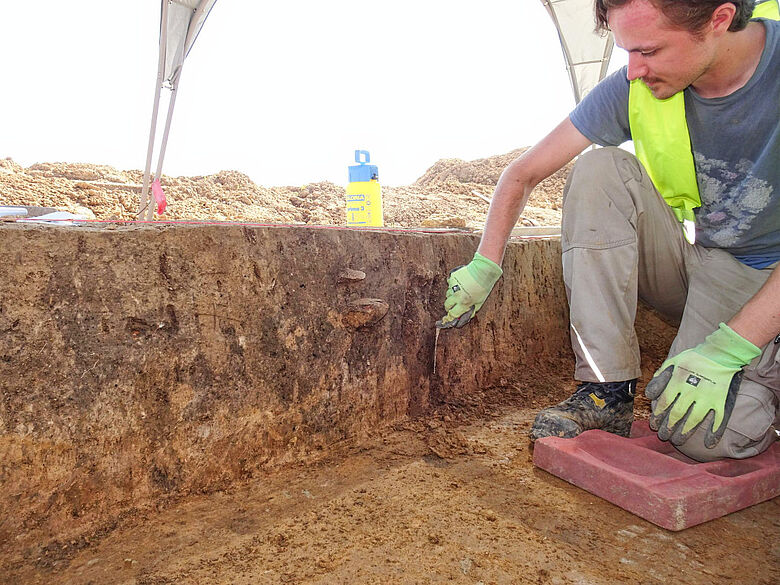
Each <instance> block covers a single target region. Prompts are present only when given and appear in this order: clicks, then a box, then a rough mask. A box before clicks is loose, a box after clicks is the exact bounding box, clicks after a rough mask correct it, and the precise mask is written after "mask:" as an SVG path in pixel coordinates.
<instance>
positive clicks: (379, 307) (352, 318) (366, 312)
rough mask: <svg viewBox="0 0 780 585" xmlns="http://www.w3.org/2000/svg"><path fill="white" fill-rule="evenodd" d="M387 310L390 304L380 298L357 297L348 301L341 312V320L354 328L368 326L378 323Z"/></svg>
mask: <svg viewBox="0 0 780 585" xmlns="http://www.w3.org/2000/svg"><path fill="white" fill-rule="evenodd" d="M389 310H390V305H388V304H387V303H386V302H385V301H383V300H382V299H368V298H363V299H357V300H354V301H350V302H349V304H348V305H347V309H346V310H345V311H344V312H342V314H341V322H342V323H343V324H344V325H345V326H347V327H352V328H354V329H357V328H359V327H368V326H371V325H374V324H376V323H378V322H379V321H380V320H381V319H382V318H383V317H384V316H385V315H387V311H389Z"/></svg>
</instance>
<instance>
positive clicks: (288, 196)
mask: <svg viewBox="0 0 780 585" xmlns="http://www.w3.org/2000/svg"><path fill="white" fill-rule="evenodd" d="M524 151H525V149H518V150H514V151H512V152H508V153H506V154H502V155H497V156H493V157H489V158H484V159H478V160H473V161H463V160H460V159H442V160H439V161H438V162H436V163H435V164H434V165H433V166H431V167H430V168H429V169H428V170H427V171H426V172H425V173H424V174H423V176H422V177H420V178H419V179H418V180H417V181H415V182H414V183H413V184H411V185H406V186H401V187H390V186H386V185H383V188H382V194H383V199H384V214H385V224H386V225H387V226H391V227H417V226H437V227H448V226H449V227H467V228H477V227H481V226H482V224H484V222H485V217H486V215H487V210H488V203H487V202H486V200H485V198H490V197H491V196H492V194H493V190H494V188H495V186H496V183H497V182H498V178H499V176H500V174H501V171H502V170H503V169H504V168H505V167H506V166H507V165H508V164H509V163H510V162H511V161H512V160H513V159H514V158H516V157H517V156H519V155H520V154H522V152H524ZM568 171H569V167H566V168H564V169H562V170H561V171H559V172H557V173H555V174H554V175H553V176H552V177H550V178H549V179H547V180H545V181H543V182H542V183H541V184H540V185H539V186H538V187H537V188H536V189H535V190H534V192H533V194H532V195H531V199H530V201H529V203H528V206H527V207H526V210H525V212H524V213H523V217H522V218H521V220H520V223H521V224H522V225H558V224H559V223H560V214H561V198H562V197H561V194H562V191H563V184H564V182H565V180H566V176H567V175H568ZM142 181H143V175H142V173H141V171H137V170H132V171H120V170H117V169H115V168H113V167H110V166H106V165H93V164H86V163H37V164H34V165H32V166H30V167H27V168H24V167H22V166H21V165H19V164H17V163H15V162H14V161H13V160H11V159H5V160H0V205H33V206H40V207H54V208H56V209H60V210H65V211H70V212H72V213H79V214H81V215H84V216H86V217H88V218H95V219H103V220H112V219H113V220H130V219H134V218H135V216H136V211H137V206H138V196H139V193H140V190H141V183H142ZM162 185H163V188H164V190H165V193H166V197H167V199H168V209H167V210H166V212H165V215H164V216H163V218H164V219H171V220H203V221H206V220H211V221H213V220H218V221H249V222H260V223H282V224H304V225H342V224H344V222H345V211H344V187H343V186H341V185H336V184H334V183H331V182H327V181H323V182H318V183H309V184H307V185H303V186H282V187H264V186H259V185H256V184H255V183H254V182H253V181H252V180H251V179H250V178H249V177H248V176H247V175H245V174H243V173H241V172H238V171H220V172H218V173H216V174H214V175H207V176H202V177H168V176H165V175H164V176H163V179H162Z"/></svg>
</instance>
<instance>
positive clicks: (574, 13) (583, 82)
mask: <svg viewBox="0 0 780 585" xmlns="http://www.w3.org/2000/svg"><path fill="white" fill-rule="evenodd" d="M542 4H544V6H545V8H547V12H548V13H549V14H550V17H551V18H552V20H553V22H554V23H555V28H556V29H557V30H558V38H559V39H560V42H561V49H562V50H563V56H564V59H565V60H566V69H567V71H568V73H569V81H571V87H572V91H573V92H574V100H575V102H576V103H579V102H580V100H582V98H584V97H585V96H586V95H587V93H588V92H589V91H590V90H592V89H593V88H594V87H596V84H597V83H598V82H599V81H601V80H602V79H603V78H604V76H605V75H606V74H607V68H608V67H609V59H610V57H611V56H612V47H613V46H614V42H613V38H612V33H607V34H603V35H602V34H600V33H597V32H595V26H596V20H595V12H594V4H593V0H542Z"/></svg>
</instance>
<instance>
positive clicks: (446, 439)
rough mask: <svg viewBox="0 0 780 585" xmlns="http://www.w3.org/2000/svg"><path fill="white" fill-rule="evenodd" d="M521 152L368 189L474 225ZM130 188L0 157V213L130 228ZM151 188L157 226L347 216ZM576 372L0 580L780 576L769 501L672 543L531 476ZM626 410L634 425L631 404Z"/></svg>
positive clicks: (539, 216) (530, 221) (549, 194)
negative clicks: (37, 211) (158, 211)
mask: <svg viewBox="0 0 780 585" xmlns="http://www.w3.org/2000/svg"><path fill="white" fill-rule="evenodd" d="M517 154H518V151H515V152H514V153H508V154H506V155H501V156H497V157H492V158H490V159H483V160H479V161H471V162H465V161H454V160H442V161H439V162H437V163H435V164H434V165H433V166H432V167H431V168H430V169H429V170H428V171H427V172H426V173H425V175H424V176H423V177H421V178H420V179H419V180H418V181H416V182H415V183H414V184H413V185H409V186H404V187H387V186H383V194H384V199H385V220H386V223H387V225H390V226H400V227H415V226H420V225H432V226H458V227H463V226H465V227H479V226H481V224H482V223H483V222H484V218H485V213H486V212H487V203H485V202H484V201H483V200H482V199H481V198H480V197H479V196H478V195H475V194H474V193H475V192H476V193H480V194H482V195H486V196H490V195H491V193H492V189H493V187H494V186H495V182H496V180H497V178H498V175H499V174H500V171H501V169H503V168H504V166H505V165H506V164H507V163H508V162H509V161H510V160H511V159H512V158H513V157H514V156H516V155H517ZM567 171H568V169H565V170H564V171H562V172H561V173H559V174H558V175H556V176H554V177H552V178H551V179H549V180H548V181H546V182H545V183H543V184H542V185H540V187H539V188H537V190H536V192H535V193H534V195H533V196H532V199H531V204H530V206H529V208H528V209H527V211H526V213H525V214H524V216H523V218H522V219H521V223H522V224H524V225H555V224H558V223H559V221H560V205H561V190H562V187H563V182H564V180H565V176H566V172H567ZM140 182H141V177H140V173H138V172H137V171H118V170H116V169H113V168H110V167H103V166H96V165H87V164H61V163H41V164H37V165H34V166H32V167H29V168H27V169H24V168H22V167H20V166H19V165H17V164H15V163H14V162H13V161H11V160H0V205H9V204H11V205H14V204H15V205H36V206H49V207H56V208H58V209H66V210H69V211H73V212H78V213H83V214H85V215H88V216H90V217H95V218H97V219H108V220H110V219H116V220H127V219H132V218H133V217H134V216H135V208H136V200H137V195H138V184H139V183H140ZM163 186H164V188H165V189H166V193H167V195H168V200H169V204H170V207H169V212H168V213H167V214H166V216H165V217H166V218H168V219H198V220H215V219H216V220H231V221H253V222H275V223H293V224H341V223H343V190H342V188H341V187H339V186H336V185H333V184H331V183H316V184H310V185H305V186H301V187H260V186H257V185H255V184H254V183H252V182H251V181H250V180H249V179H248V177H246V176H245V175H243V174H241V173H238V172H235V171H223V172H221V173H218V174H216V175H211V176H208V177H190V178H187V177H178V178H168V177H166V178H165V180H164V181H163ZM662 352H663V350H662V348H654V354H653V352H650V358H652V359H656V360H658V359H660V357H662ZM571 366H572V364H560V365H559V367H555V368H551V369H550V370H547V371H540V372H538V376H539V380H540V383H538V384H536V385H533V386H531V385H529V386H528V387H512V388H497V389H490V390H486V391H485V392H484V393H483V394H482V395H476V396H474V397H473V400H472V401H471V402H470V403H468V404H444V405H441V407H440V409H439V410H438V411H437V412H436V413H435V415H434V416H431V417H428V418H426V419H425V420H411V421H408V422H406V423H403V424H399V425H396V426H395V427H394V428H389V429H384V430H382V431H378V432H377V433H376V434H375V435H374V436H372V437H371V438H370V439H369V440H368V441H366V442H364V443H363V444H360V445H357V444H344V445H337V446H335V447H334V449H333V451H332V453H330V454H329V456H328V457H326V458H325V459H323V460H322V461H320V462H319V463H318V464H316V465H313V466H310V467H302V466H291V467H285V468H279V469H269V470H268V473H267V474H265V475H264V476H263V477H261V478H256V479H253V480H251V481H250V482H248V483H245V484H241V485H236V486H234V487H233V488H232V489H230V490H229V491H225V492H217V493H213V494H205V495H199V496H190V497H187V498H184V499H181V500H178V501H169V502H159V503H158V505H157V507H156V508H153V509H138V510H133V511H131V512H128V513H126V514H125V515H124V516H123V517H122V518H121V519H120V520H119V521H118V522H117V523H116V524H115V525H114V526H112V527H109V529H106V530H102V531H100V532H98V533H96V534H93V535H91V536H90V537H88V538H87V537H85V538H82V539H80V540H78V541H72V542H59V541H55V542H50V543H48V544H47V545H46V546H45V547H42V548H40V549H39V553H38V556H37V557H34V558H33V557H28V558H24V559H20V558H13V559H0V568H2V570H1V571H0V583H3V584H6V583H7V584H9V585H10V584H23V583H41V584H58V583H68V584H70V583H72V584H93V585H103V584H113V583H116V584H123V585H167V584H180V583H181V584H225V585H226V584H255V583H261V584H263V583H268V584H275V583H295V584H298V583H300V584H315V583H322V584H341V583H343V584H347V583H348V584H386V583H389V584H393V583H398V584H413V583H463V584H471V585H489V584H515V583H516V584H567V585H568V584H571V585H575V584H577V585H585V584H613V583H632V584H633V583H636V584H640V583H641V584H645V583H679V584H693V585H705V584H706V585H712V584H719V583H735V584H740V585H743V584H744V585H749V584H756V585H770V584H771V585H774V584H776V583H778V575H780V540H779V539H778V536H777V535H778V534H779V533H780V498H776V499H775V500H773V501H770V502H766V503H764V504H761V505H758V506H754V507H752V508H750V509H747V510H744V511H742V512H739V513H736V514H732V515H730V516H728V517H726V518H721V519H718V520H715V521H712V522H709V523H706V524H704V525H701V526H698V527H694V528H691V529H688V530H686V531H683V532H681V533H672V532H668V531H666V530H663V529H660V528H657V527H655V526H653V525H652V524H650V523H648V522H645V521H644V520H641V519H640V518H638V517H636V516H634V515H632V514H630V513H628V512H625V511H623V510H621V509H619V508H617V507H615V506H613V505H612V504H609V503H607V502H605V501H602V500H600V499H599V498H597V497H595V496H591V495H590V494H588V493H587V492H584V491H582V490H579V489H577V488H575V487H573V486H570V485H569V484H567V483H565V482H564V481H562V480H559V479H557V478H555V477H553V476H551V475H549V474H547V473H546V472H543V471H540V470H538V469H535V468H534V467H533V464H532V451H531V448H530V444H529V442H528V439H527V432H528V429H529V427H530V424H531V421H532V420H533V417H534V414H535V412H536V411H537V410H538V409H539V408H542V407H544V406H546V405H548V404H550V403H552V402H555V401H557V400H560V399H563V398H564V397H565V396H567V395H568V394H569V393H570V392H571V391H572V390H573V383H572V382H571V381H570V378H569V372H570V370H571ZM646 366H647V368H646V369H647V370H648V372H649V371H652V367H653V364H651V363H648V364H646ZM646 378H647V372H646V375H645V379H646ZM541 381H543V382H541ZM539 396H546V398H544V399H540V398H538V397H539ZM636 411H637V416H638V418H643V417H646V415H647V404H646V401H645V400H644V398H641V397H640V398H638V404H637V408H636Z"/></svg>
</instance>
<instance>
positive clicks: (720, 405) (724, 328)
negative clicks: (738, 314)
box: [645, 323, 761, 449]
mask: <svg viewBox="0 0 780 585" xmlns="http://www.w3.org/2000/svg"><path fill="white" fill-rule="evenodd" d="M760 353H761V350H760V349H759V348H758V347H756V346H755V345H753V344H752V343H750V342H749V341H748V340H747V339H745V338H743V337H742V336H741V335H739V334H738V333H736V332H735V331H734V330H733V329H731V328H730V327H729V326H728V325H726V324H725V323H721V324H720V325H719V327H718V329H717V330H716V331H715V332H714V333H712V334H710V335H708V336H707V338H706V339H705V340H704V343H702V344H700V345H697V346H696V347H694V348H693V349H688V350H686V351H683V352H681V353H679V354H677V355H676V356H674V357H672V358H670V359H668V360H666V361H665V362H664V363H663V364H662V365H661V368H660V369H659V370H658V371H657V372H656V373H655V376H654V377H653V379H652V380H651V381H650V382H649V383H648V385H647V388H645V395H646V396H647V397H648V398H649V399H651V400H653V401H654V402H653V403H652V410H653V412H652V415H651V416H650V427H651V428H652V429H653V430H654V431H658V438H659V439H661V440H663V441H670V442H671V443H672V444H673V445H682V444H683V443H685V441H687V440H688V438H689V437H690V436H691V433H692V432H693V431H695V430H696V429H697V428H698V426H699V425H700V424H701V423H702V422H703V421H704V420H705V419H706V418H707V415H708V414H709V413H710V412H712V413H713V416H712V417H711V419H710V420H711V421H712V422H711V424H709V425H708V426H707V427H705V428H706V433H705V435H704V446H705V447H707V448H710V449H711V448H713V447H714V446H715V445H717V444H718V441H720V438H721V437H722V436H723V433H724V432H725V431H726V423H727V422H728V420H729V417H730V416H731V411H732V410H734V402H735V400H736V398H737V392H738V391H739V385H740V382H741V381H742V368H743V367H744V366H745V365H747V364H748V363H750V361H751V360H752V359H753V358H755V357H756V356H758V355H759V354H760Z"/></svg>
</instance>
